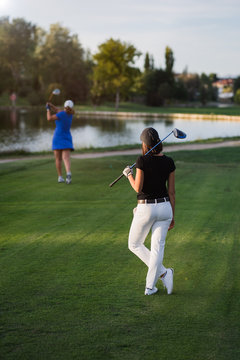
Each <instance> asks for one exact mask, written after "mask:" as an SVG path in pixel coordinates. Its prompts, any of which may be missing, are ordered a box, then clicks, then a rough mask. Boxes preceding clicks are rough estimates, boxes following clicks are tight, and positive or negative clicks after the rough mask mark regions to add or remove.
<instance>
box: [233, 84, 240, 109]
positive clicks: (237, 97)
mask: <svg viewBox="0 0 240 360" xmlns="http://www.w3.org/2000/svg"><path fill="white" fill-rule="evenodd" d="M234 102H235V103H236V104H238V105H240V88H239V89H237V91H236V93H235V96H234Z"/></svg>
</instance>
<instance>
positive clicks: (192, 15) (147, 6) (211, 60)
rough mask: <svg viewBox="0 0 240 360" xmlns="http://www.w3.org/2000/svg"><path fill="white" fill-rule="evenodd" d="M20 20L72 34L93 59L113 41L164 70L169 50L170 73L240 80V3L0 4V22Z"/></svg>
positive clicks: (29, 0) (25, 0) (46, 0)
mask: <svg viewBox="0 0 240 360" xmlns="http://www.w3.org/2000/svg"><path fill="white" fill-rule="evenodd" d="M2 16H9V18H10V20H12V19H14V18H17V17H21V18H24V19H25V20H26V21H28V22H31V23H32V24H35V25H38V26H40V27H42V28H43V29H45V30H47V31H48V30H49V26H50V25H51V24H54V23H60V24H61V25H62V26H63V27H67V28H68V29H69V30H70V33H71V34H77V35H78V39H79V42H80V43H81V45H82V47H83V48H84V49H85V50H87V49H88V50H90V52H91V53H92V54H94V53H95V52H97V50H98V46H99V45H100V44H101V43H103V42H105V41H106V40H108V39H110V38H113V39H119V40H121V41H124V42H127V43H129V44H132V45H134V46H135V47H136V48H137V50H139V51H140V52H141V53H142V56H141V57H140V59H139V60H138V62H137V63H136V65H137V66H139V67H140V68H142V66H143V63H144V57H145V54H146V52H148V53H149V54H150V55H152V56H153V58H154V64H155V67H157V68H160V67H161V68H164V67H165V58H164V55H165V48H166V46H169V47H170V48H171V49H172V50H173V54H174V58H175V63H174V71H175V72H176V73H181V72H182V71H184V70H185V69H187V71H188V72H189V73H190V72H192V73H198V74H201V73H203V72H204V73H206V74H210V73H216V74H217V75H218V76H219V77H226V76H231V77H235V76H240V40H239V39H240V0H118V1H116V0H84V1H83V0H40V1H34V0H0V17H2Z"/></svg>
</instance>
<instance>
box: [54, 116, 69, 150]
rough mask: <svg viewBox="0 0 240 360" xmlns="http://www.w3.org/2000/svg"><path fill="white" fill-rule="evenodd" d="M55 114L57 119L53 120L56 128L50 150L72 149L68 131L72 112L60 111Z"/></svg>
mask: <svg viewBox="0 0 240 360" xmlns="http://www.w3.org/2000/svg"><path fill="white" fill-rule="evenodd" d="M56 116H57V118H58V120H55V124H56V129H55V131H54V134H53V140H52V150H64V149H70V150H74V148H73V142H72V135H71V132H70V129H71V125H72V118H73V116H72V114H67V113H66V112H65V111H60V112H59V113H57V114H56Z"/></svg>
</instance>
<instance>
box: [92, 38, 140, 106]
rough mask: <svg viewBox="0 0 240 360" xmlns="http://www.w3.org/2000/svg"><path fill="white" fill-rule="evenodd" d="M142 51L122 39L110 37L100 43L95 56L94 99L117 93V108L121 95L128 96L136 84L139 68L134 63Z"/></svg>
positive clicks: (96, 100)
mask: <svg viewBox="0 0 240 360" xmlns="http://www.w3.org/2000/svg"><path fill="white" fill-rule="evenodd" d="M139 56H140V52H139V51H137V49H136V48H135V47H134V46H133V45H131V44H127V43H125V42H121V41H120V40H114V39H112V38H111V39H109V40H107V41H106V42H105V43H103V44H101V45H99V47H98V52H97V53H96V54H95V55H94V56H93V59H94V61H95V66H94V69H93V76H92V79H93V87H92V90H91V93H92V99H93V101H94V102H95V103H96V102H98V101H100V100H101V99H103V98H111V97H112V95H113V94H114V95H115V106H116V110H118V107H119V100H120V96H124V97H126V96H127V95H128V94H129V92H130V91H131V88H132V86H133V85H134V79H135V76H136V75H137V74H139V70H138V69H137V68H135V67H133V66H132V65H133V64H135V59H136V58H138V57H139Z"/></svg>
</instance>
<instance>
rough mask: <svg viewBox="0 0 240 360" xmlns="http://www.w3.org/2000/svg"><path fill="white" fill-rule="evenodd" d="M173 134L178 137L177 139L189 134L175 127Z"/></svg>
mask: <svg viewBox="0 0 240 360" xmlns="http://www.w3.org/2000/svg"><path fill="white" fill-rule="evenodd" d="M173 135H174V136H175V137H176V138H177V139H185V138H186V137H187V134H185V133H184V132H183V131H181V130H179V129H177V128H175V129H173Z"/></svg>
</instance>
